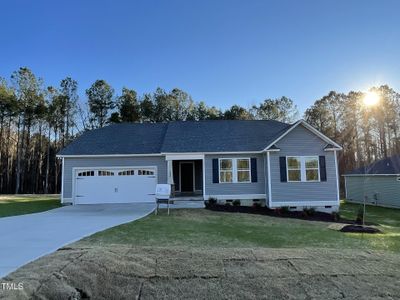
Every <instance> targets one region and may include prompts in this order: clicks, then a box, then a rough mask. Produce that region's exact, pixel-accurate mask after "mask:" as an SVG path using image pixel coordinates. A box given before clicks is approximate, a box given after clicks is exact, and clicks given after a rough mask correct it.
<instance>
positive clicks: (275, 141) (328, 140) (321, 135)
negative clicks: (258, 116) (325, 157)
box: [264, 119, 343, 151]
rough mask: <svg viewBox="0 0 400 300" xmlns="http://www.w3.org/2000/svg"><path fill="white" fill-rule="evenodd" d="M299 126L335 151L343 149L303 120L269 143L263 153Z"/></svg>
mask: <svg viewBox="0 0 400 300" xmlns="http://www.w3.org/2000/svg"><path fill="white" fill-rule="evenodd" d="M299 125H303V126H304V127H305V128H306V129H308V130H309V131H311V132H312V133H314V134H315V135H316V136H318V137H320V138H321V139H322V140H324V141H325V142H327V143H328V144H332V145H333V146H335V147H336V148H338V149H336V150H342V149H343V148H342V147H341V146H340V145H339V144H337V143H336V142H334V141H332V140H331V139H330V138H328V137H327V136H326V135H324V134H323V133H321V132H319V131H318V130H317V129H315V128H314V127H312V126H311V125H310V124H308V123H307V122H306V121H304V120H303V119H301V120H298V121H297V122H296V123H294V124H293V125H292V126H291V127H290V128H289V129H288V130H286V131H285V132H284V133H282V135H280V136H279V137H278V138H277V139H275V140H274V141H273V142H272V143H270V144H269V145H268V146H267V147H265V149H264V151H267V150H268V148H269V147H271V146H272V145H274V144H276V143H277V142H279V141H280V140H281V139H283V138H284V137H285V136H286V135H287V134H289V133H290V132H291V131H292V130H293V129H295V128H296V127H297V126H299Z"/></svg>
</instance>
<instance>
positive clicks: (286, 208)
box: [279, 206, 290, 215]
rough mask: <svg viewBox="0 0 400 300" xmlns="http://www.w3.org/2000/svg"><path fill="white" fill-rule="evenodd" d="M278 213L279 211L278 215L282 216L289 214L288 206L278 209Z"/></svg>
mask: <svg viewBox="0 0 400 300" xmlns="http://www.w3.org/2000/svg"><path fill="white" fill-rule="evenodd" d="M279 211H280V213H282V214H284V215H285V214H288V213H289V211H290V210H289V206H282V207H281V208H280V209H279Z"/></svg>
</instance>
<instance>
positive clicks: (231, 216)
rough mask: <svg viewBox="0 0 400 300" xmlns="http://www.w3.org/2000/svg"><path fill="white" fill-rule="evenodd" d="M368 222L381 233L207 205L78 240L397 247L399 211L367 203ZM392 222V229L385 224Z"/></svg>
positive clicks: (347, 212) (349, 214) (352, 209)
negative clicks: (347, 230)
mask: <svg viewBox="0 0 400 300" xmlns="http://www.w3.org/2000/svg"><path fill="white" fill-rule="evenodd" d="M342 207H343V209H342V215H343V216H344V217H346V218H349V219H355V216H356V214H357V209H358V206H357V205H354V204H343V205H342ZM368 212H369V214H368ZM367 220H368V221H370V222H374V223H378V224H380V226H379V227H382V228H381V229H382V230H383V231H384V232H385V234H377V235H373V236H371V235H367V234H353V233H342V232H338V231H335V230H331V229H329V228H328V226H329V223H322V222H310V221H305V220H296V219H286V218H276V217H270V216H260V215H250V214H243V213H225V212H215V211H209V210H205V209H203V210H202V209H176V210H172V211H171V215H170V216H167V215H166V214H165V212H164V211H162V212H161V214H159V215H158V216H155V215H153V214H152V215H150V216H147V217H146V218H143V219H141V220H138V221H135V222H132V223H128V224H124V225H121V226H117V227H114V228H111V229H108V230H105V231H103V232H100V233H97V234H94V235H92V236H90V237H88V238H85V239H83V240H81V241H80V242H79V243H81V244H90V245H99V246H102V245H109V244H126V245H134V246H155V247H157V246H161V247H169V246H171V247H174V246H185V247H240V248H247V247H272V248H304V247H313V248H314V247H315V248H337V249H342V248H350V249H377V250H392V251H400V224H399V223H398V221H399V220H400V210H393V211H387V209H382V208H376V207H371V208H368V209H367ZM388 226H390V227H388Z"/></svg>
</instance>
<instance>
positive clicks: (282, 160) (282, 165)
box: [279, 156, 287, 182]
mask: <svg viewBox="0 0 400 300" xmlns="http://www.w3.org/2000/svg"><path fill="white" fill-rule="evenodd" d="M279 167H280V170H281V182H287V175H286V157H285V156H280V157H279Z"/></svg>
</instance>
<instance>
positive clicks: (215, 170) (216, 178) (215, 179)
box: [212, 158, 219, 183]
mask: <svg viewBox="0 0 400 300" xmlns="http://www.w3.org/2000/svg"><path fill="white" fill-rule="evenodd" d="M212 165H213V183H219V170H218V158H213V160H212Z"/></svg>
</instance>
